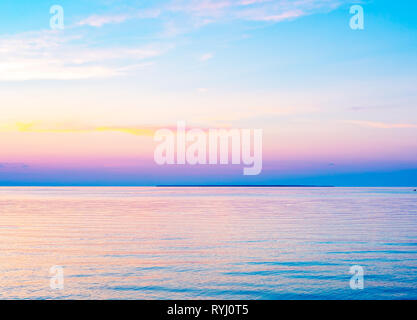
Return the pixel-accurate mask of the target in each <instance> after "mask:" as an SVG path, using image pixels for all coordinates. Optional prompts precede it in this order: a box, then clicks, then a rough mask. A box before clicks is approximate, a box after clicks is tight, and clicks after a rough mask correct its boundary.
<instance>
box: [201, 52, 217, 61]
mask: <svg viewBox="0 0 417 320" xmlns="http://www.w3.org/2000/svg"><path fill="white" fill-rule="evenodd" d="M213 57H214V55H213V54H212V53H205V54H203V55H202V56H201V57H200V58H199V60H200V61H203V62H204V61H207V60H210V59H211V58H213Z"/></svg>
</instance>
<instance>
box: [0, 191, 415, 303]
mask: <svg viewBox="0 0 417 320" xmlns="http://www.w3.org/2000/svg"><path fill="white" fill-rule="evenodd" d="M353 265H360V266H361V267H363V269H364V272H365V275H364V289H362V290H359V289H358V290H352V289H351V288H350V285H349V281H350V279H351V277H352V275H351V274H350V273H349V269H350V267H351V266H353ZM52 266H62V267H63V271H64V289H62V290H53V289H51V288H50V277H51V276H52V275H51V274H50V273H49V272H50V268H51V267H52ZM11 298H19V299H20V298H30V299H55V298H60V299H61V298H62V299H191V298H193V299H416V298H417V192H413V190H412V189H411V188H142V187H141V188H0V299H11Z"/></svg>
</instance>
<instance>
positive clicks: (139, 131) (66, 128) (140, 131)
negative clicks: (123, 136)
mask: <svg viewBox="0 0 417 320" xmlns="http://www.w3.org/2000/svg"><path fill="white" fill-rule="evenodd" d="M158 129H159V127H152V126H92V125H82V124H73V123H61V124H49V123H41V122H17V123H15V124H9V125H2V126H0V132H32V133H89V132H122V133H127V134H132V135H136V136H152V135H153V134H154V132H155V130H158Z"/></svg>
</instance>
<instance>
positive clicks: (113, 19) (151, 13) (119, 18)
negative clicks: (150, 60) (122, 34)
mask: <svg viewBox="0 0 417 320" xmlns="http://www.w3.org/2000/svg"><path fill="white" fill-rule="evenodd" d="M160 14H161V11H160V10H159V9H153V10H144V11H139V12H135V13H124V14H108V15H106V14H103V15H99V14H93V15H91V16H89V17H87V18H85V19H83V20H81V21H80V22H78V24H77V25H79V26H91V27H102V26H104V25H106V24H114V23H122V22H125V21H127V20H131V19H152V18H157V17H159V15H160Z"/></svg>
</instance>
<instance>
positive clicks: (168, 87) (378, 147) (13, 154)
mask: <svg viewBox="0 0 417 320" xmlns="http://www.w3.org/2000/svg"><path fill="white" fill-rule="evenodd" d="M353 4H360V5H361V6H362V7H363V9H364V18H365V20H364V21H365V22H364V23H365V24H364V26H365V28H364V30H352V29H351V28H350V27H349V20H350V18H351V16H352V15H351V14H350V13H349V8H350V7H351V6H352V5H353ZM52 5H60V6H62V8H63V9H64V23H65V28H64V29H63V30H51V28H50V25H49V20H50V18H51V14H50V13H49V9H50V7H51V6H52ZM0 17H1V18H0V105H1V106H2V120H1V121H0V138H1V141H2V142H1V143H0V147H1V148H2V150H3V154H2V156H1V158H0V184H4V185H16V184H17V185H18V184H25V185H27V184H77V185H87V184H88V185H91V184H104V185H111V184H118V185H123V184H126V185H132V184H133V185H135V184H158V183H164V182H169V183H181V182H182V181H183V182H186V183H191V182H192V181H197V180H198V181H199V183H204V182H207V183H221V182H223V181H225V182H226V183H228V184H230V183H275V184H281V183H297V184H304V183H311V184H334V185H373V184H377V185H413V184H414V183H415V181H416V178H417V109H416V103H417V92H416V86H415V83H417V79H416V78H417V59H416V58H417V22H416V21H417V4H416V2H415V1H401V2H398V1H344V0H340V1H328V0H297V1H287V0H233V1H232V0H201V1H193V0H167V1H111V0H106V1H104V0H103V1H99V0H92V1H81V0H71V1H69V0H68V1H43V0H41V1H27V0H22V1H8V0H6V1H4V0H3V1H1V3H0ZM178 120H186V121H187V122H189V123H190V124H192V125H194V126H197V127H203V128H207V127H219V126H229V127H239V128H242V127H245V128H262V129H263V130H264V133H265V134H264V140H265V143H264V146H265V147H264V148H265V170H264V172H263V173H262V175H260V176H258V177H255V178H245V177H241V176H238V175H235V174H234V172H235V171H233V170H232V172H230V177H229V176H227V177H225V175H224V172H223V171H222V170H223V169H219V170H220V171H219V172H217V173H214V174H213V172H211V171H210V170H208V171H207V170H203V169H199V170H197V171H195V170H194V169H192V171H191V173H190V175H191V176H192V178H190V179H185V178H184V172H183V171H181V170H177V169H173V172H170V173H167V172H166V171H165V169H164V170H161V168H153V169H152V170H151V172H152V175H149V165H150V164H149V163H148V162H147V161H148V160H149V158H152V148H153V145H152V141H151V139H149V138H145V137H131V136H126V135H123V134H121V133H120V131H121V130H120V128H125V129H126V128H139V127H140V128H142V127H146V128H147V127H164V126H167V127H170V126H172V125H174V124H175V123H176V122H177V121H178ZM22 124H23V125H22ZM92 127H111V128H119V129H117V130H114V131H115V132H113V133H110V132H106V133H97V132H93V131H94V130H91V128H92ZM22 128H30V129H28V130H26V129H25V130H23V129H22ZM81 132H82V133H81ZM138 139H139V140H138ZM91 145H94V148H91V147H90V146H91ZM138 149H140V150H138ZM20 164H23V165H22V166H21V165H20ZM109 168H110V169H109ZM175 170H177V171H178V172H179V173H178V174H175ZM190 170H191V169H190ZM238 171H239V170H238ZM158 172H159V173H158ZM220 172H221V173H220ZM184 179H185V180H184ZM247 179H249V180H247ZM376 181H377V182H376Z"/></svg>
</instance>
